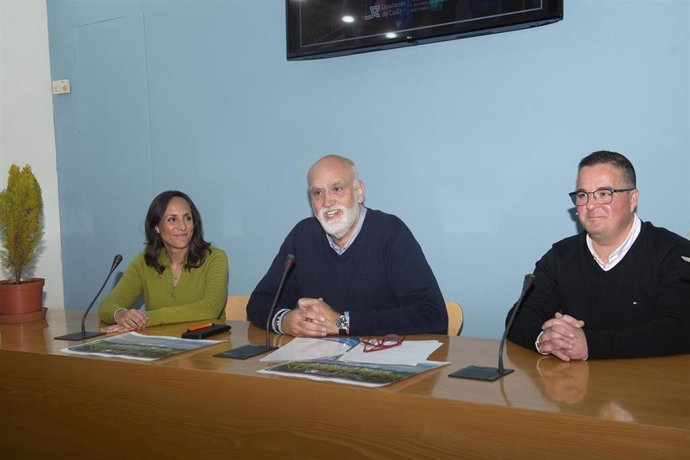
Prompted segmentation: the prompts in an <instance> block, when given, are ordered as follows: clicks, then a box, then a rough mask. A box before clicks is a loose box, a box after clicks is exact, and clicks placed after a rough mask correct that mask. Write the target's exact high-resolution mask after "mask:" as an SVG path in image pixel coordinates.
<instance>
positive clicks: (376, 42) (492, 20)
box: [285, 0, 563, 61]
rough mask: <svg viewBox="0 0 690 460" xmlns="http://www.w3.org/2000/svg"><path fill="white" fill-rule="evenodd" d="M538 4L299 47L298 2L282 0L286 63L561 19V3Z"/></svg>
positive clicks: (552, 0)
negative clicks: (393, 34)
mask: <svg viewBox="0 0 690 460" xmlns="http://www.w3.org/2000/svg"><path fill="white" fill-rule="evenodd" d="M333 1H335V0H333ZM542 1H543V5H542V8H541V9H539V10H531V11H526V12H521V13H514V14H511V15H505V16H497V17H487V18H479V19H474V20H468V21H465V22H462V23H455V24H451V25H432V26H431V27H425V28H424V29H418V30H414V29H413V30H409V31H405V35H404V36H400V37H399V38H395V39H385V38H383V37H382V36H383V34H378V35H375V36H372V37H365V38H359V39H352V40H349V41H343V42H339V43H328V44H322V45H310V46H309V47H302V46H301V45H300V42H299V37H300V27H301V24H300V14H299V12H300V11H299V7H300V5H301V3H302V2H301V1H300V0H285V19H286V21H285V22H286V49H287V60H288V61H292V60H306V59H322V58H328V57H335V56H346V55H350V54H358V53H368V52H371V51H380V50H385V49H392V48H400V47H405V46H413V45H418V44H425V43H433V42H439V41H446V40H455V39H459V38H469V37H476V36H480V35H488V34H494V33H500V32H509V31H512V30H520V29H527V28H531V27H538V26H543V25H546V24H551V23H554V22H558V21H560V20H562V19H563V0H542Z"/></svg>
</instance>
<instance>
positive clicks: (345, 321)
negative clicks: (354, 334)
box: [335, 312, 350, 335]
mask: <svg viewBox="0 0 690 460" xmlns="http://www.w3.org/2000/svg"><path fill="white" fill-rule="evenodd" d="M335 325H336V327H337V328H338V334H340V335H347V334H349V333H350V315H349V314H348V312H345V313H343V314H342V315H340V316H338V318H337V319H336V320H335Z"/></svg>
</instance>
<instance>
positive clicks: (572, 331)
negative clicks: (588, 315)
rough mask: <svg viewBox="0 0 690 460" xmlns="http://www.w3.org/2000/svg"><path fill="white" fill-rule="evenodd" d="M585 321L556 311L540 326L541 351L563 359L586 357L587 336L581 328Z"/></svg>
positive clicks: (539, 345) (587, 352)
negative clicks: (554, 314) (553, 315)
mask: <svg viewBox="0 0 690 460" xmlns="http://www.w3.org/2000/svg"><path fill="white" fill-rule="evenodd" d="M584 325H585V322H584V321H582V320H578V319H575V318H573V317H572V316H570V315H564V314H562V313H558V312H557V313H556V316H555V317H553V318H551V319H549V320H548V321H546V322H545V323H544V324H543V325H542V326H541V329H542V334H541V336H540V337H539V339H538V340H539V341H538V344H537V346H538V350H539V351H540V352H541V353H550V354H552V355H554V356H555V357H557V358H559V359H562V360H563V361H570V360H573V359H587V356H588V354H589V351H588V348H587V337H586V336H585V332H584V331H583V330H582V328H583V327H584Z"/></svg>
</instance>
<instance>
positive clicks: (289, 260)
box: [213, 254, 295, 359]
mask: <svg viewBox="0 0 690 460" xmlns="http://www.w3.org/2000/svg"><path fill="white" fill-rule="evenodd" d="M294 263H295V256H294V255H292V254H288V255H287V256H286V257H285V268H284V269H283V276H282V278H281V279H280V284H278V290H277V291H276V295H275V297H274V298H273V304H272V305H271V309H270V310H269V311H268V317H267V318H266V344H265V345H243V346H241V347H237V348H233V349H230V350H227V351H223V352H221V353H216V354H215V355H213V356H218V357H220V358H232V359H247V358H251V357H252V356H257V355H260V354H262V353H266V352H268V351H271V350H275V349H277V347H272V346H271V339H270V334H269V333H270V330H271V319H273V312H274V311H275V309H276V304H277V303H278V298H279V297H280V294H281V293H282V291H283V285H284V284H285V279H286V278H287V275H288V272H289V271H290V268H291V267H292V265H293V264H294Z"/></svg>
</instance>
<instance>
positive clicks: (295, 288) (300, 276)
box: [247, 210, 448, 335]
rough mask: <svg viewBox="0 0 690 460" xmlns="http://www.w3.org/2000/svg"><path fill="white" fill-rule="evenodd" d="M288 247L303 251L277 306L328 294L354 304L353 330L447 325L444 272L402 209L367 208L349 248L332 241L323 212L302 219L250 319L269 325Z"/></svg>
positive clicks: (336, 301) (257, 292) (349, 306)
mask: <svg viewBox="0 0 690 460" xmlns="http://www.w3.org/2000/svg"><path fill="white" fill-rule="evenodd" d="M287 254H294V255H295V264H294V267H293V268H292V270H291V271H290V274H289V275H288V277H287V280H286V282H285V287H284V290H283V293H282V295H281V297H280V299H279V301H278V304H277V307H276V312H277V311H279V310H280V309H281V308H294V307H295V305H296V304H297V300H298V299H300V298H303V297H310V298H319V297H321V298H323V300H324V302H326V303H327V304H329V305H330V306H331V307H332V308H333V309H334V310H336V311H338V312H340V313H342V312H345V311H349V312H350V333H351V334H353V335H380V334H385V333H389V332H392V333H399V334H424V333H435V334H446V332H447V329H448V315H447V313H446V307H445V303H444V300H443V296H442V295H441V290H440V289H439V287H438V283H437V282H436V278H435V277H434V274H433V272H432V271H431V268H430V267H429V264H428V263H427V261H426V258H425V257H424V253H423V252H422V249H421V247H420V246H419V243H417V241H416V240H415V239H414V236H412V232H410V230H409V229H408V228H407V226H406V225H405V224H404V223H403V222H402V221H401V220H400V219H398V218H397V217H396V216H393V215H390V214H385V213H383V212H381V211H375V210H367V214H366V218H365V219H364V224H363V226H362V229H361V231H360V233H359V235H357V238H356V239H355V241H354V242H353V243H352V245H351V246H350V247H349V248H348V249H347V251H345V253H344V254H342V255H338V254H336V252H335V251H334V250H333V249H332V248H331V247H330V246H329V244H328V240H327V238H326V233H325V232H324V231H323V229H322V227H321V224H319V221H318V220H317V219H316V218H315V217H310V218H308V219H304V220H302V221H301V222H299V223H298V224H297V225H296V226H295V227H294V228H293V229H292V231H291V232H290V233H289V234H288V236H287V237H286V238H285V241H284V242H283V245H282V246H281V247H280V251H279V252H278V255H277V256H276V257H275V259H274V260H273V263H272V264H271V267H270V269H269V270H268V273H266V275H265V276H264V277H263V279H262V280H261V281H260V282H259V284H258V285H257V286H256V289H254V292H253V293H252V295H251V298H250V300H249V304H248V305H247V314H248V317H249V319H250V321H251V322H252V323H254V324H255V325H256V326H259V327H261V328H264V327H265V326H266V319H267V316H268V311H269V309H270V307H271V303H272V302H273V298H274V296H275V292H276V290H277V288H278V283H279V282H280V277H281V276H282V271H283V267H284V262H285V257H286V256H287Z"/></svg>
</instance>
